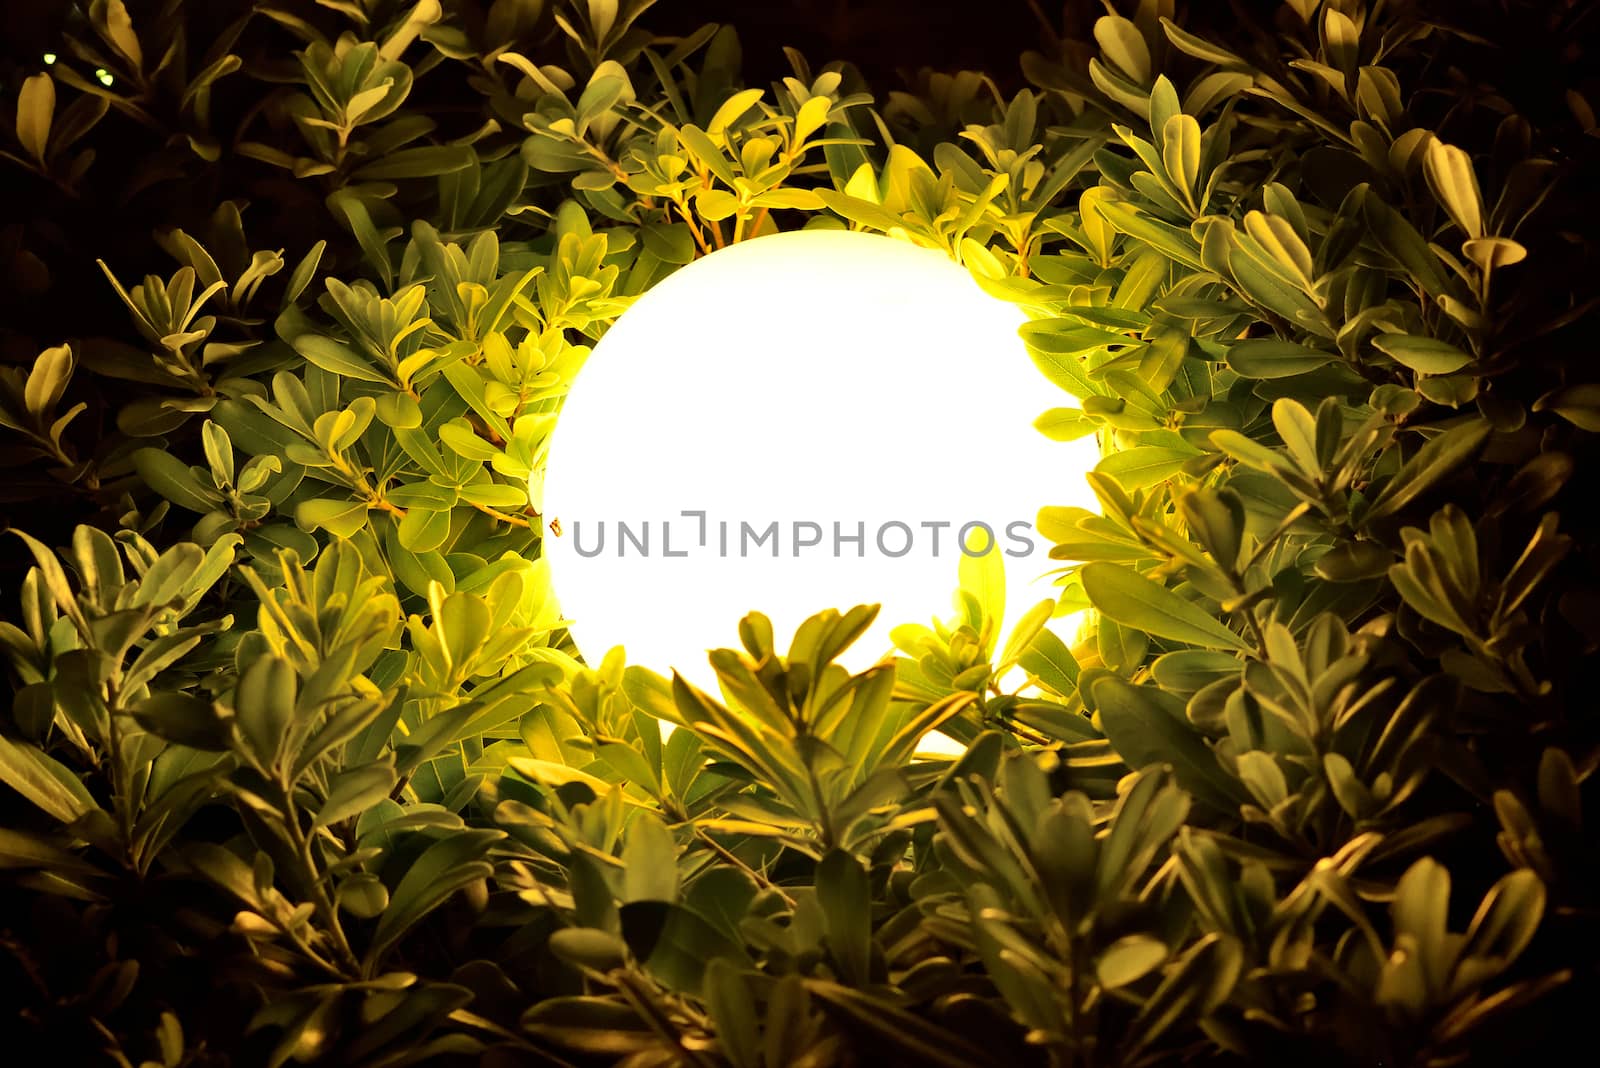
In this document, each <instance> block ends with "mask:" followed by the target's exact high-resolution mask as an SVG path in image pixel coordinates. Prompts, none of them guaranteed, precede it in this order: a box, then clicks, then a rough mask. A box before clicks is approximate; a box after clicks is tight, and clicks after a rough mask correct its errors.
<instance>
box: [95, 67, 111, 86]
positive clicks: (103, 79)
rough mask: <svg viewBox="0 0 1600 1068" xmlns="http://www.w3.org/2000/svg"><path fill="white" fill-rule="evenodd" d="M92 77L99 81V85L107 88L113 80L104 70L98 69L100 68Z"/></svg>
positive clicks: (109, 73) (108, 72)
mask: <svg viewBox="0 0 1600 1068" xmlns="http://www.w3.org/2000/svg"><path fill="white" fill-rule="evenodd" d="M94 76H95V77H96V78H98V79H99V80H100V84H101V85H104V86H108V87H109V86H110V85H111V83H112V81H113V80H114V79H113V78H112V77H111V72H110V71H108V70H106V69H105V68H104V67H100V68H98V69H96V70H95V72H94Z"/></svg>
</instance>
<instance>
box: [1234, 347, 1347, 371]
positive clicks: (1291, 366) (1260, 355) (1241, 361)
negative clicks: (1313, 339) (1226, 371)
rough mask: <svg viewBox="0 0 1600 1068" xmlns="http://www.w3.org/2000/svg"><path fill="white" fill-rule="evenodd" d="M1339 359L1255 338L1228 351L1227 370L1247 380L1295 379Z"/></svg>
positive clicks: (1332, 355) (1326, 354)
mask: <svg viewBox="0 0 1600 1068" xmlns="http://www.w3.org/2000/svg"><path fill="white" fill-rule="evenodd" d="M1337 359H1339V357H1338V355H1337V354H1335V353H1331V352H1322V351H1320V350H1318V349H1312V348H1307V347H1306V346H1304V345H1297V344H1295V343H1294V342H1292V341H1280V340H1278V339H1277V338H1254V339H1251V340H1248V341H1239V342H1236V343H1234V344H1233V345H1230V346H1229V347H1228V355H1227V361H1228V366H1229V367H1231V368H1233V370H1234V371H1236V372H1237V373H1238V374H1239V375H1240V376H1242V377H1244V378H1292V377H1293V376H1295V375H1299V374H1304V373H1306V372H1307V371H1315V370H1316V369H1317V368H1319V367H1325V366H1327V365H1328V364H1330V363H1332V362H1334V361H1335V360H1337Z"/></svg>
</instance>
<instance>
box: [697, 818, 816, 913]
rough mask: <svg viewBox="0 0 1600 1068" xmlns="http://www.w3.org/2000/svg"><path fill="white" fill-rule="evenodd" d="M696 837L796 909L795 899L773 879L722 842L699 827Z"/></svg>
mask: <svg viewBox="0 0 1600 1068" xmlns="http://www.w3.org/2000/svg"><path fill="white" fill-rule="evenodd" d="M694 836H695V837H696V838H698V839H700V841H702V842H704V843H705V844H706V845H707V846H709V847H711V851H712V852H713V853H715V854H716V855H717V856H719V857H721V858H722V859H723V860H725V861H727V862H728V863H729V864H732V865H733V866H734V867H736V868H738V869H739V870H740V871H742V872H744V873H745V874H746V875H748V876H750V878H752V879H754V880H755V881H756V882H757V883H759V884H760V885H761V886H763V887H765V888H766V889H768V890H771V891H772V892H773V893H775V894H777V895H778V896H779V897H781V898H783V901H784V904H786V905H788V906H789V907H790V908H793V907H794V898H792V897H790V896H789V895H788V894H786V893H784V892H783V888H782V887H780V886H779V885H778V884H777V883H775V882H773V881H772V880H771V879H769V878H767V877H766V876H765V875H763V874H761V873H760V872H759V871H756V869H754V868H752V867H751V866H750V865H748V864H746V863H745V862H744V861H742V860H740V859H739V857H738V855H737V854H735V853H734V852H733V851H732V850H731V849H729V848H728V847H727V846H725V845H723V844H722V843H721V842H719V841H717V840H716V839H715V838H713V837H711V836H710V835H709V834H707V833H706V832H705V831H703V830H701V829H700V828H699V827H696V828H695V829H694Z"/></svg>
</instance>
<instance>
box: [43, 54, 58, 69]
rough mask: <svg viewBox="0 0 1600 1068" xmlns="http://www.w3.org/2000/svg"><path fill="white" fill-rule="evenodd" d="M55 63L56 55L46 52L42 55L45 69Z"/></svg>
mask: <svg viewBox="0 0 1600 1068" xmlns="http://www.w3.org/2000/svg"><path fill="white" fill-rule="evenodd" d="M55 61H56V54H55V53H54V52H46V53H45V54H44V65H45V66H47V67H49V66H53V65H54V64H55Z"/></svg>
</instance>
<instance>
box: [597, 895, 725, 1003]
mask: <svg viewBox="0 0 1600 1068" xmlns="http://www.w3.org/2000/svg"><path fill="white" fill-rule="evenodd" d="M618 912H619V915H620V917H621V920H622V937H623V939H624V940H625V941H626V942H627V943H628V948H629V949H631V950H632V951H633V955H634V956H635V957H637V958H639V959H640V960H642V961H644V963H645V966H646V967H647V968H648V969H649V970H650V974H651V975H653V976H655V978H656V979H658V980H659V981H660V982H661V983H662V984H663V985H665V986H667V987H668V988H670V989H672V990H676V991H678V992H680V993H685V994H698V993H699V991H700V983H701V979H702V977H703V976H704V975H705V969H706V965H707V964H708V963H710V962H711V961H713V960H716V959H718V958H722V959H726V960H728V961H730V962H732V963H734V964H740V965H744V966H746V967H748V966H749V965H750V958H749V957H748V956H747V955H746V954H745V951H744V949H743V947H741V946H740V945H739V944H738V943H736V942H734V941H733V940H732V939H730V938H729V937H728V936H727V935H725V934H723V933H722V932H721V931H720V930H718V929H717V928H716V927H714V926H713V925H711V924H710V923H708V922H707V921H706V920H704V919H702V918H701V917H700V916H699V915H698V914H696V913H694V912H692V911H690V910H689V909H687V908H684V907H683V906H682V905H674V904H672V903H670V902H666V901H633V902H629V903H628V904H626V905H623V906H622V908H621V909H620V910H618Z"/></svg>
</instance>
